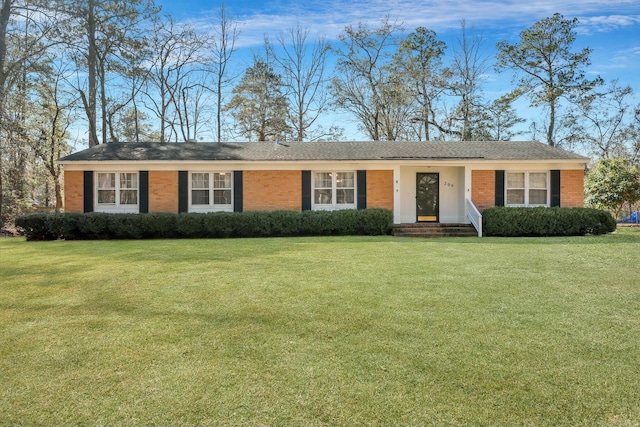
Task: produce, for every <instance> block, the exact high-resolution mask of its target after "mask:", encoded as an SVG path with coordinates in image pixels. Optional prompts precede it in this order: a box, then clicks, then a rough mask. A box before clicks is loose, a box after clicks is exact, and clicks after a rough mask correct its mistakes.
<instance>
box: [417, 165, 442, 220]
mask: <svg viewBox="0 0 640 427" xmlns="http://www.w3.org/2000/svg"><path fill="white" fill-rule="evenodd" d="M439 178H440V176H439V174H437V173H418V174H416V215H417V217H418V222H423V221H426V222H438V216H439V212H438V199H439Z"/></svg>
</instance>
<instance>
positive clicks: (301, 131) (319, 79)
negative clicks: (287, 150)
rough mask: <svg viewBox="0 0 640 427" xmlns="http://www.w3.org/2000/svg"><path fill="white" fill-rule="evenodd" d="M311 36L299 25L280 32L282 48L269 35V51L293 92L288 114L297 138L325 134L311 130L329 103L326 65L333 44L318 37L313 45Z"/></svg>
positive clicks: (290, 90)
mask: <svg viewBox="0 0 640 427" xmlns="http://www.w3.org/2000/svg"><path fill="white" fill-rule="evenodd" d="M308 37H309V30H308V29H303V28H301V27H300V25H298V26H297V27H292V28H290V29H289V31H288V33H287V34H286V35H285V34H284V33H281V34H280V35H279V36H278V39H277V40H278V45H279V48H278V49H276V48H275V47H274V46H273V45H272V44H271V43H270V42H269V40H268V39H266V38H265V45H266V50H267V55H268V56H269V57H271V58H272V59H273V61H274V62H275V64H276V66H277V67H278V69H279V71H280V73H281V75H282V78H283V83H284V87H285V89H286V92H287V94H288V96H289V112H288V118H289V123H290V124H291V126H292V128H293V132H294V139H295V140H297V141H304V140H306V139H313V140H315V139H318V138H319V137H322V136H324V135H322V133H320V134H319V135H313V136H311V137H309V131H310V129H311V128H312V126H313V125H314V124H315V123H316V121H317V120H318V118H319V117H320V115H321V114H322V113H323V112H324V110H325V108H326V107H327V104H328V99H327V96H326V92H325V83H326V81H325V66H326V62H327V54H328V52H329V44H328V43H327V41H326V40H325V39H324V38H318V39H316V40H315V42H314V43H313V44H311V45H310V46H309V44H308V43H307V39H308ZM309 49H310V50H309ZM278 52H281V53H280V54H278Z"/></svg>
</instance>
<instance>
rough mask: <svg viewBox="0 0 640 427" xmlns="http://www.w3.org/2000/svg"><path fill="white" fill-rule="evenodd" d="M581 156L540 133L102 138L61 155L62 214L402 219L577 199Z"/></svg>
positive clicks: (444, 219)
mask: <svg viewBox="0 0 640 427" xmlns="http://www.w3.org/2000/svg"><path fill="white" fill-rule="evenodd" d="M588 160H589V159H588V158H586V157H582V156H579V155H577V154H574V153H571V152H568V151H564V150H561V149H559V148H555V147H550V146H548V145H546V144H542V143H538V142H495V141H491V142H377V141H376V142H320V143H308V142H291V143H287V144H280V143H273V142H246V143H111V144H103V145H98V146H95V147H93V148H89V149H86V150H84V151H80V152H77V153H74V154H71V155H69V156H66V157H64V158H62V159H60V163H62V164H63V165H64V190H65V210H66V211H67V212H139V213H145V212H176V213H177V212H212V211H235V212H241V211H251V210H276V209H287V210H296V211H302V210H310V209H318V210H319V209H326V210H333V209H364V208H386V209H390V210H391V211H393V217H394V222H395V223H396V224H400V223H413V222H422V221H424V222H440V223H470V222H473V220H472V219H471V218H472V217H473V214H472V212H473V211H476V208H477V210H478V211H480V212H482V210H484V209H486V208H488V207H491V206H503V205H506V206H563V207H582V206H583V203H584V195H583V191H584V170H585V166H586V163H587V162H588Z"/></svg>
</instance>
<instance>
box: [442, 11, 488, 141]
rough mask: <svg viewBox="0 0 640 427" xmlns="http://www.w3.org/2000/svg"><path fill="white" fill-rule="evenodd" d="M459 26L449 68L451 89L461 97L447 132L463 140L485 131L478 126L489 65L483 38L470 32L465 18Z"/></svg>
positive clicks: (480, 119)
mask: <svg viewBox="0 0 640 427" xmlns="http://www.w3.org/2000/svg"><path fill="white" fill-rule="evenodd" d="M460 26H461V34H460V37H458V39H457V43H456V45H455V46H454V53H453V61H452V63H451V64H450V65H449V67H448V68H449V74H450V90H451V92H452V94H453V95H454V96H455V97H457V98H459V102H458V106H457V108H456V109H455V111H454V116H452V117H451V127H450V129H449V131H448V133H450V134H452V135H456V136H457V137H458V138H460V139H461V140H462V141H469V140H472V139H477V136H478V134H481V133H482V132H483V130H482V129H479V128H478V124H479V123H481V122H482V118H483V115H484V110H485V108H486V107H485V105H484V100H483V98H482V87H481V84H482V79H483V75H484V74H485V73H486V71H487V69H488V68H489V65H488V59H487V56H486V55H485V52H484V50H483V47H482V37H480V36H479V35H477V34H471V35H469V34H468V32H467V25H466V22H465V21H464V20H463V21H462V22H461V24H460Z"/></svg>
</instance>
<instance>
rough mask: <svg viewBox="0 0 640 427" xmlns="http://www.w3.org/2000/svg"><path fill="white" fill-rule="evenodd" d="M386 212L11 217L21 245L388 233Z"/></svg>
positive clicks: (75, 214)
mask: <svg viewBox="0 0 640 427" xmlns="http://www.w3.org/2000/svg"><path fill="white" fill-rule="evenodd" d="M392 222H393V214H392V213H391V211H389V210H387V209H363V210H340V211H334V212H326V211H304V212H295V211H272V212H242V213H231V212H212V213H182V214H170V213H149V214H107V213H86V214H80V213H33V214H27V215H22V216H20V217H18V218H16V227H18V228H19V229H21V230H22V232H23V233H24V235H25V236H26V238H27V240H56V239H67V240H80V239H83V240H92V239H156V238H165V239H166V238H224V237H284V236H330V235H382V234H389V232H390V231H391V224H392Z"/></svg>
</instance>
